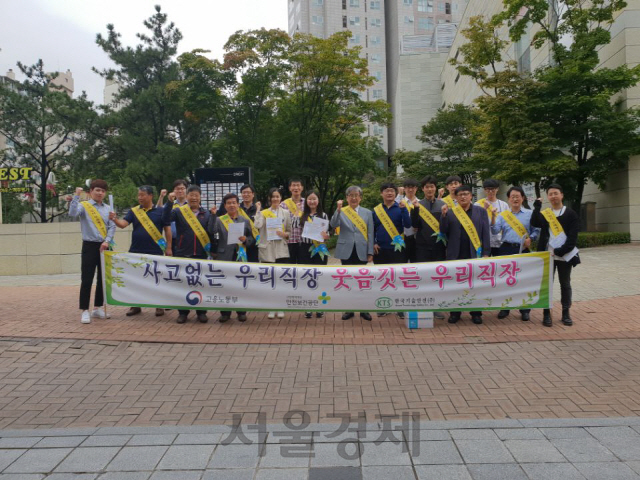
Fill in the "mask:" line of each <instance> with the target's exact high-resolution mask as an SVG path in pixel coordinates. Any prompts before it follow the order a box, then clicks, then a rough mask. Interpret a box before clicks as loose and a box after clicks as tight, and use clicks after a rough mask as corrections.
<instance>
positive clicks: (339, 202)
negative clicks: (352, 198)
mask: <svg viewBox="0 0 640 480" xmlns="http://www.w3.org/2000/svg"><path fill="white" fill-rule="evenodd" d="M342 203H343V201H342V200H338V211H340V209H341V208H342Z"/></svg>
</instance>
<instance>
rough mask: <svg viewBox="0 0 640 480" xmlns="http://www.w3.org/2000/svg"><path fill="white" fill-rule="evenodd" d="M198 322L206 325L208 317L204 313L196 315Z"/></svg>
mask: <svg viewBox="0 0 640 480" xmlns="http://www.w3.org/2000/svg"><path fill="white" fill-rule="evenodd" d="M198 321H199V322H200V323H207V322H208V321H209V317H207V314H206V313H199V314H198Z"/></svg>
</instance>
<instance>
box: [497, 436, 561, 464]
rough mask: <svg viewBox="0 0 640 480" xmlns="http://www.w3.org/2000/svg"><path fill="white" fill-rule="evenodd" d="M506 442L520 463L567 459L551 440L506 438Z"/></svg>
mask: <svg viewBox="0 0 640 480" xmlns="http://www.w3.org/2000/svg"><path fill="white" fill-rule="evenodd" d="M504 444H505V446H506V447H507V448H508V449H509V451H510V452H511V455H513V457H514V458H515V459H516V461H517V462H519V463H536V462H565V461H566V459H565V458H564V457H563V456H562V454H561V453H560V452H559V451H558V449H556V447H554V446H553V444H552V443H551V442H550V441H549V440H505V442H504Z"/></svg>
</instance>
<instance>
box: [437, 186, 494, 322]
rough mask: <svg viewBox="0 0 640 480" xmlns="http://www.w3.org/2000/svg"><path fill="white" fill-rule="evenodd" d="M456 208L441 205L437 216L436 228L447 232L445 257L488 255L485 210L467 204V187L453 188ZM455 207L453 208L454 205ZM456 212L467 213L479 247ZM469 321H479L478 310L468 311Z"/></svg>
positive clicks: (456, 315)
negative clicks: (469, 312)
mask: <svg viewBox="0 0 640 480" xmlns="http://www.w3.org/2000/svg"><path fill="white" fill-rule="evenodd" d="M455 194H456V200H457V201H458V206H459V207H460V208H459V209H458V210H454V209H450V208H449V207H448V206H447V205H444V206H443V207H442V218H440V231H441V232H442V233H444V234H446V235H447V238H448V240H449V241H448V243H447V260H462V259H465V258H479V257H488V256H489V254H490V253H491V227H490V226H489V217H488V216H487V211H486V210H485V209H484V208H482V207H479V206H477V205H473V204H472V203H471V200H472V193H471V187H470V186H468V185H461V186H459V187H458V188H456V190H455ZM455 208H457V207H455ZM458 215H468V216H469V218H470V219H471V222H472V224H473V227H474V228H475V230H476V232H477V234H478V238H479V240H480V245H479V248H477V247H476V246H474V245H473V244H472V242H471V238H470V237H469V234H468V233H467V231H466V230H465V228H464V227H463V225H462V224H461V223H460V220H459V219H458ZM460 315H461V313H460V312H451V314H450V315H449V323H456V322H457V321H458V320H460ZM471 320H472V321H473V323H475V324H481V323H482V312H478V311H474V312H471Z"/></svg>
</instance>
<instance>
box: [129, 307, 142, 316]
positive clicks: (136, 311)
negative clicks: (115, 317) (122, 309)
mask: <svg viewBox="0 0 640 480" xmlns="http://www.w3.org/2000/svg"><path fill="white" fill-rule="evenodd" d="M140 312H142V309H141V308H139V307H131V308H130V309H129V310H128V311H127V313H125V315H126V316H127V317H132V316H134V315H138V314H139V313H140Z"/></svg>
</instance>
